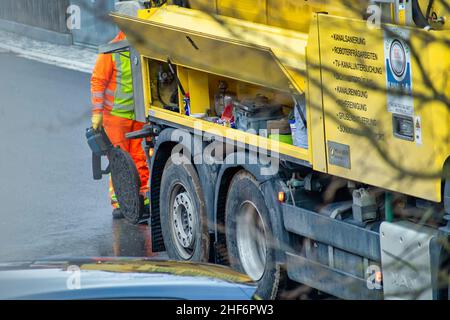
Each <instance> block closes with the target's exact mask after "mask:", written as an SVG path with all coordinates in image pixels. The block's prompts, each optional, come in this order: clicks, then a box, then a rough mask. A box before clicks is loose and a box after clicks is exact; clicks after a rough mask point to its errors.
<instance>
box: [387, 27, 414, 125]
mask: <svg viewBox="0 0 450 320" xmlns="http://www.w3.org/2000/svg"><path fill="white" fill-rule="evenodd" d="M407 39H409V32H408V31H407V30H403V29H397V28H387V29H386V30H385V36H384V56H385V60H386V89H387V92H386V96H387V109H388V111H389V112H392V113H396V114H401V115H405V116H414V98H413V81H412V72H411V71H412V65H411V49H410V47H409V45H408V41H407Z"/></svg>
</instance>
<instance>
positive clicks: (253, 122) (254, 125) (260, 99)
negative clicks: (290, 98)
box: [233, 95, 287, 133]
mask: <svg viewBox="0 0 450 320" xmlns="http://www.w3.org/2000/svg"><path fill="white" fill-rule="evenodd" d="M233 111H234V119H235V125H236V129H238V130H242V131H249V130H251V131H254V132H255V133H261V130H267V121H269V120H280V119H282V118H284V117H285V115H284V113H283V106H282V105H278V104H275V105H274V104H270V101H269V99H268V98H267V97H266V96H263V95H257V96H256V98H255V99H244V100H242V101H241V102H239V101H234V110H233ZM286 121H287V120H286ZM263 132H264V131H263Z"/></svg>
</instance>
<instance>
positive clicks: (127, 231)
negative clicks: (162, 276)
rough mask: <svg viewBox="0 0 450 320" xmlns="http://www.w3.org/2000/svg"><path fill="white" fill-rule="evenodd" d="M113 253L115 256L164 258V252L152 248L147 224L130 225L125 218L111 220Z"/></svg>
mask: <svg viewBox="0 0 450 320" xmlns="http://www.w3.org/2000/svg"><path fill="white" fill-rule="evenodd" d="M112 233H113V244H112V245H113V255H114V256H116V257H155V258H158V259H164V258H166V257H167V256H166V255H165V253H159V252H158V253H157V252H153V250H152V239H151V231H150V227H149V226H148V225H147V224H138V225H132V224H130V223H128V222H127V221H126V220H123V219H122V220H113V222H112Z"/></svg>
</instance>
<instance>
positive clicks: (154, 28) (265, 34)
mask: <svg viewBox="0 0 450 320" xmlns="http://www.w3.org/2000/svg"><path fill="white" fill-rule="evenodd" d="M112 17H113V19H114V21H115V22H116V23H117V24H118V25H119V28H120V29H121V30H122V31H123V32H125V34H126V35H127V39H128V40H129V42H130V43H131V44H132V45H133V46H134V47H135V48H136V49H137V50H138V51H139V53H140V54H142V55H144V56H146V57H149V58H152V59H156V60H160V61H167V59H168V58H170V59H171V61H172V62H173V63H174V64H177V65H180V66H184V67H187V68H191V69H195V70H199V71H203V72H207V73H211V74H216V75H220V76H224V77H227V78H232V79H238V80H240V81H245V82H248V83H252V84H256V85H260V86H264V87H268V88H272V89H276V90H281V91H284V92H292V93H298V92H299V91H300V92H303V91H304V85H303V78H302V76H300V75H301V74H304V72H305V69H306V66H305V48H306V44H307V35H305V34H302V33H299V32H295V31H288V30H284V29H280V28H275V27H269V26H266V25H260V24H255V23H251V22H246V21H241V20H237V19H233V18H227V17H221V16H213V15H210V14H207V13H203V12H201V11H197V10H191V9H184V8H179V7H176V6H168V7H163V8H160V9H157V10H156V11H155V13H154V14H152V15H151V16H150V18H149V19H148V20H143V19H139V18H133V17H129V16H122V15H117V14H112Z"/></svg>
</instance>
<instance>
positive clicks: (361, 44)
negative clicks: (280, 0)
mask: <svg viewBox="0 0 450 320" xmlns="http://www.w3.org/2000/svg"><path fill="white" fill-rule="evenodd" d="M318 23H319V32H320V47H321V70H322V92H323V109H324V113H325V139H326V143H327V157H328V173H329V174H332V175H336V176H340V177H344V178H347V179H350V180H355V181H359V182H364V183H367V184H370V185H374V186H378V187H382V188H385V189H388V190H393V191H397V192H403V193H407V194H410V195H413V196H417V197H420V198H425V199H429V200H432V201H436V202H439V201H440V200H441V171H442V169H443V165H444V161H445V160H446V158H447V157H448V155H449V154H450V148H449V144H448V139H449V131H448V130H449V126H450V121H449V119H450V118H449V116H450V113H449V109H448V106H447V108H445V107H444V106H443V105H441V106H440V107H439V106H438V104H439V103H438V102H437V101H436V100H435V99H436V97H433V94H432V92H433V88H432V87H433V86H436V85H437V86H439V81H435V80H434V79H445V74H448V72H449V70H450V69H448V64H449V63H448V60H449V58H448V57H450V51H449V49H448V47H445V46H440V47H433V46H434V45H431V46H427V43H433V44H435V43H442V40H443V39H442V34H440V33H429V32H426V31H422V30H417V29H411V28H407V27H402V28H400V27H396V26H385V27H384V28H381V29H368V27H367V23H366V22H365V21H361V20H350V19H347V18H342V17H333V16H328V15H319V18H318ZM435 37H440V39H437V38H435ZM392 50H394V53H392ZM395 50H398V52H397V51H395ZM415 53H416V54H415ZM392 54H394V57H393V56H391V55H392ZM395 54H401V55H404V57H405V58H406V64H405V65H403V66H402V65H401V66H397V65H395V64H396V63H397V64H398V61H397V60H396V59H397V58H396V57H395ZM439 58H441V59H439ZM435 61H442V62H443V64H441V65H440V66H439V67H437V68H436V67H433V65H436V63H435ZM390 66H393V68H394V70H395V68H400V70H399V71H400V72H403V74H400V75H399V76H400V77H403V78H401V79H394V78H396V77H397V76H395V75H394V74H393V73H392V72H391V71H390ZM401 68H403V69H401ZM433 70H434V73H435V77H433V78H431V75H433ZM427 79H428V80H429V83H427V82H428V80H427ZM311 81H313V80H312V79H311ZM440 81H441V82H442V81H443V80H440ZM327 84H332V85H327ZM393 86H402V87H403V88H404V91H403V93H402V94H401V96H399V95H398V94H397V93H396V92H395V91H393V90H391V88H392V87H393ZM430 86H431V87H430ZM443 89H444V88H442V85H441V88H435V90H436V91H437V90H439V91H437V92H445V91H444V90H443ZM447 95H448V91H447ZM447 99H448V97H447ZM437 109H439V110H437ZM445 109H446V110H445ZM435 117H438V118H439V120H438V119H436V118H435ZM399 121H400V123H401V125H402V126H403V125H404V126H407V125H412V128H413V131H412V132H411V131H409V132H408V133H410V134H406V135H404V136H402V135H399V134H398V132H397V131H396V130H398V129H399V128H397V129H396V127H395V126H397V125H398V122H399ZM313 148H314V145H313Z"/></svg>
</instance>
